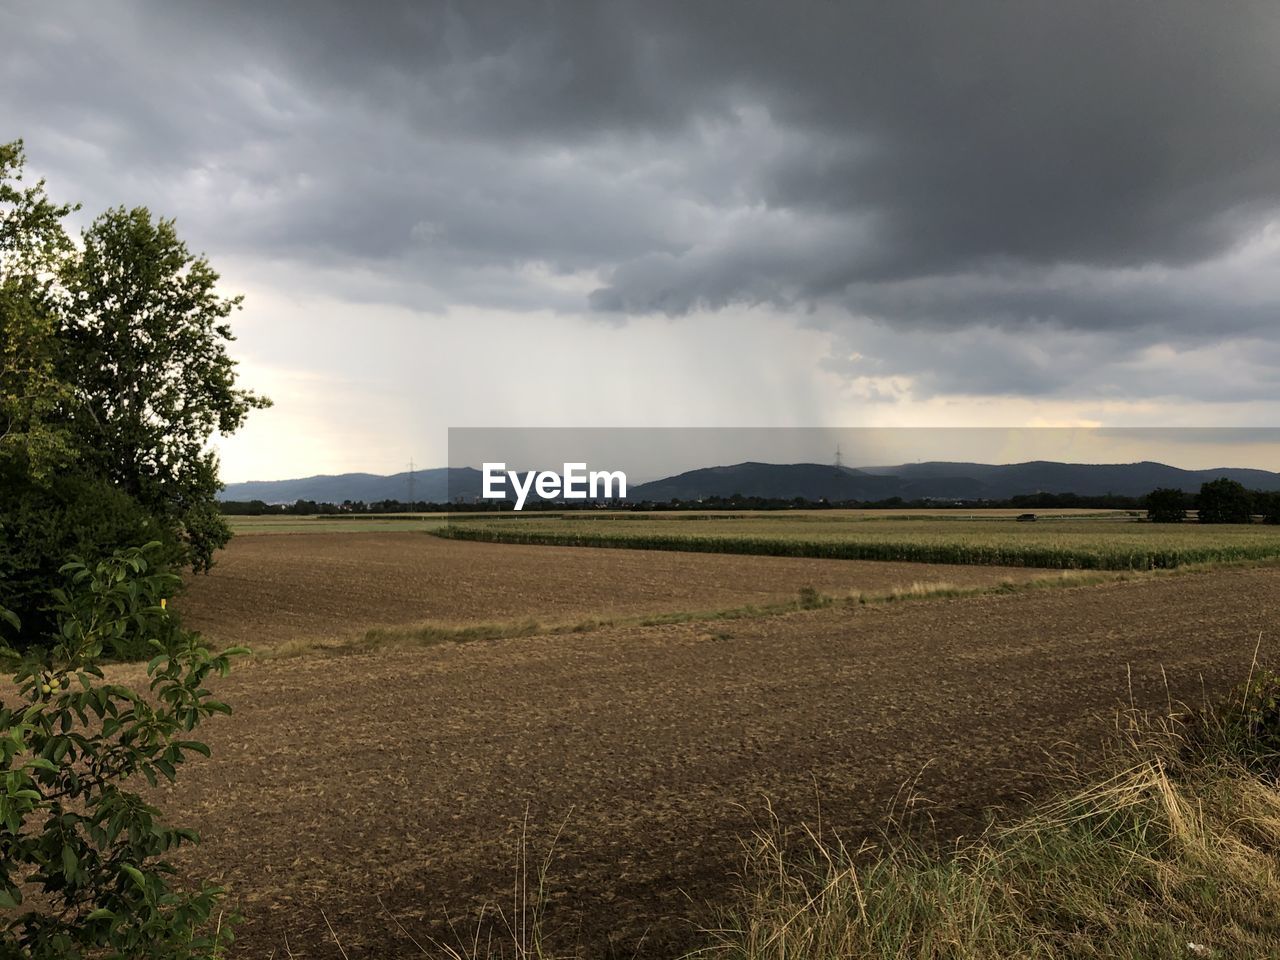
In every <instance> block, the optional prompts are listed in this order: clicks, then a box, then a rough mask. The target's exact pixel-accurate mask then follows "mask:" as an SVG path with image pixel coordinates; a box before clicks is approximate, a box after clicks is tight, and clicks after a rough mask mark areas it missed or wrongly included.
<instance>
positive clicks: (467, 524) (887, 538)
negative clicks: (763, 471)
mask: <svg viewBox="0 0 1280 960" xmlns="http://www.w3.org/2000/svg"><path fill="white" fill-rule="evenodd" d="M621 519H623V518H622V517H593V518H590V519H584V518H582V517H581V515H577V516H573V515H570V516H568V517H560V516H551V517H547V516H545V515H542V516H533V517H510V516H508V517H506V518H503V519H499V520H495V519H485V518H479V517H477V518H458V519H455V520H453V521H451V522H450V523H449V524H448V525H447V526H445V527H443V528H442V529H440V530H438V531H437V533H438V535H439V536H443V537H449V538H451V539H455V540H476V541H484V542H490V543H520V544H542V545H549V546H571V547H621V548H629V549H637V550H679V551H690V552H696V553H737V554H759V555H764V556H774V557H818V558H827V559H839V560H889V561H907V562H914V563H946V564H981V565H994V566H1012V567H1043V568H1049V569H1059V570H1152V569H1161V568H1172V567H1178V566H1183V565H1186V564H1192V563H1221V562H1230V561H1247V560H1264V559H1268V558H1271V557H1277V556H1280V529H1277V528H1276V527H1263V526H1261V525H1257V526H1211V525H1205V526H1200V525H1197V524H1183V525H1178V526H1168V527H1161V526H1157V525H1153V524H1147V523H1138V522H1128V521H1118V520H1115V519H1089V520H1062V521H1052V520H1051V521H1041V522H1039V523H1037V524H1035V525H1032V524H1018V523H1015V522H1014V521H1012V520H1008V519H1003V518H1002V519H991V520H986V519H983V520H950V519H937V520H932V519H887V520H879V519H866V518H865V517H841V516H839V515H832V516H831V517H830V518H829V519H828V518H824V517H821V516H820V515H805V516H802V517H794V518H793V517H789V516H783V517H779V518H776V519H775V518H773V517H760V516H750V517H738V518H731V519H720V518H715V517H712V518H708V519H705V520H703V521H701V522H678V521H679V519H681V518H679V517H678V516H673V517H670V518H668V517H639V518H633V517H628V518H626V519H627V521H628V522H625V523H623V522H618V521H619V520H621Z"/></svg>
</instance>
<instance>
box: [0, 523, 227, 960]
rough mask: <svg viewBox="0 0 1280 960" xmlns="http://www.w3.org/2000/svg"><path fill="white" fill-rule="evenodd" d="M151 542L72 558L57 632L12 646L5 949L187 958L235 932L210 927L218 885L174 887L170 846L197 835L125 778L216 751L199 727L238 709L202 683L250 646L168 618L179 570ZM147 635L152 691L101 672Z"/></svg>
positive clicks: (69, 956) (5, 711) (164, 772)
mask: <svg viewBox="0 0 1280 960" xmlns="http://www.w3.org/2000/svg"><path fill="white" fill-rule="evenodd" d="M152 550H154V547H150V548H147V549H145V550H144V549H136V548H135V549H131V550H126V551H122V552H118V553H116V554H114V555H112V556H111V557H109V558H107V559H105V560H102V561H99V562H98V563H96V564H92V565H86V564H85V563H83V562H78V561H77V562H72V563H68V564H67V565H65V566H64V568H63V571H62V573H63V576H64V577H65V583H66V585H65V587H64V588H62V589H58V590H55V591H54V592H53V596H54V600H55V605H56V612H57V631H56V634H55V635H54V636H53V637H51V638H48V640H47V641H46V642H43V643H28V644H26V645H25V646H26V647H27V650H28V652H27V653H26V654H25V655H20V654H17V653H15V652H14V651H12V650H6V651H4V652H5V655H6V657H7V658H8V660H9V662H10V664H11V667H12V679H13V689H14V690H16V694H9V693H6V695H5V697H4V698H3V699H0V768H3V771H4V776H3V777H2V778H0V906H3V907H5V908H7V909H6V914H5V918H4V920H3V921H0V923H3V926H2V927H0V954H2V955H3V956H5V957H15V958H29V960H55V958H57V960H76V958H81V957H84V958H88V957H113V958H120V960H124V958H129V960H134V958H153V960H160V958H166V960H179V958H195V957H210V956H213V955H215V954H216V953H217V951H218V950H219V948H220V947H221V946H222V945H223V944H225V943H226V942H227V941H228V940H229V938H230V919H228V921H227V922H224V923H221V924H217V925H216V926H215V928H214V929H212V930H210V929H209V927H210V921H211V917H212V914H213V911H214V909H215V907H216V905H217V902H218V898H219V894H220V891H219V890H218V889H217V888H214V887H208V886H203V887H200V888H198V889H195V890H182V889H178V888H176V887H175V886H174V885H173V883H172V875H173V868H172V866H171V865H170V864H169V863H168V862H167V861H166V860H165V859H164V858H165V856H166V855H167V854H168V853H169V852H170V851H172V850H174V849H176V848H177V847H179V846H181V845H183V844H187V843H194V842H197V841H198V837H197V835H196V834H195V833H194V832H193V831H191V830H186V829H181V828H175V827H171V826H168V825H166V824H165V823H164V822H163V821H162V820H161V817H160V812H159V811H158V810H157V809H156V808H155V807H153V806H152V805H150V804H149V803H147V802H146V801H145V800H144V799H143V798H142V797H141V796H140V795H138V794H137V793H135V792H131V791H130V790H128V789H127V787H128V785H129V782H130V781H131V780H133V779H135V778H137V777H139V776H141V777H142V778H143V779H145V780H146V781H147V782H148V783H150V784H152V785H155V784H156V783H158V782H159V781H160V780H161V779H164V780H167V781H173V780H174V779H175V777H176V775H177V770H178V768H179V766H180V765H181V764H182V763H183V762H184V761H185V760H187V759H188V757H190V756H191V755H192V754H196V755H203V756H208V755H209V748H208V747H207V746H206V745H205V744H204V743H202V742H200V741H199V740H195V739H192V733H193V731H194V730H195V728H196V727H197V726H198V725H199V723H200V722H201V721H202V720H204V719H205V718H207V717H209V716H211V715H213V714H216V713H229V712H230V710H229V708H228V707H227V706H226V705H225V704H223V703H221V702H220V701H218V700H216V699H214V698H213V696H212V695H211V694H210V692H209V690H208V689H207V688H206V686H205V683H206V681H207V680H208V678H209V677H210V676H212V675H215V674H225V673H226V672H227V670H228V669H229V667H230V657H231V656H233V655H235V654H237V653H240V652H243V651H241V650H228V651H226V652H224V653H222V654H219V655H215V654H213V653H212V652H211V651H210V650H209V649H208V648H207V647H206V646H205V645H204V644H203V643H202V642H201V641H200V639H199V637H198V636H197V635H195V634H192V633H189V632H187V631H184V630H181V629H180V628H178V627H177V626H176V625H175V624H174V623H173V622H172V621H171V620H169V619H168V617H167V615H166V612H165V610H164V605H163V599H164V598H165V597H166V596H167V594H168V593H169V592H171V591H172V590H173V588H174V586H175V583H176V580H177V578H176V577H175V576H173V575H171V574H164V573H157V572H156V571H155V570H154V569H153V568H152V566H151V565H150V563H149V561H148V558H147V554H148V553H150V552H151V551H152ZM6 616H7V617H8V619H9V620H10V621H11V622H15V625H17V624H16V618H15V617H14V616H13V615H12V614H7V613H6ZM140 647H145V648H148V649H150V651H151V653H153V654H154V657H153V659H152V660H151V661H150V663H148V665H147V677H148V680H149V682H148V689H147V691H146V692H138V691H136V690H134V689H131V688H130V687H127V686H123V685H121V684H117V683H111V682H109V681H108V680H107V679H106V678H105V677H104V675H103V671H102V669H101V667H100V666H99V662H100V660H101V658H102V657H103V656H104V655H106V654H111V655H115V656H122V655H128V654H131V653H135V652H136V651H137V649H138V648H140ZM32 651H35V652H32ZM33 890H34V893H35V896H34V897H33V896H31V894H32V892H33ZM24 907H25V908H26V909H24Z"/></svg>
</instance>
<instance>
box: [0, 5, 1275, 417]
mask: <svg viewBox="0 0 1280 960" xmlns="http://www.w3.org/2000/svg"><path fill="white" fill-rule="evenodd" d="M0 18H3V19H2V20H0V27H2V28H3V29H2V30H0V32H2V33H3V34H4V35H5V36H6V37H7V38H8V39H7V40H5V41H3V42H4V44H5V48H6V49H5V54H6V55H5V57H4V58H3V64H0V71H2V73H0V76H2V78H3V81H4V87H5V89H6V90H8V91H10V93H9V95H8V101H9V102H7V103H6V104H5V106H6V115H7V116H9V117H10V118H11V119H12V121H13V122H14V123H15V124H16V125H17V129H15V130H14V131H13V133H14V134H21V135H25V136H26V137H27V138H28V142H29V148H30V150H31V153H32V156H33V159H34V160H35V161H36V162H38V163H39V164H40V166H41V169H46V170H48V171H49V172H50V173H51V174H55V180H57V181H59V182H72V183H75V184H76V185H77V186H78V187H79V188H80V189H81V190H82V191H83V193H81V194H80V196H81V198H83V199H85V200H87V201H90V203H91V204H96V205H98V206H100V205H102V204H103V203H106V202H116V201H119V200H124V201H126V202H142V201H147V202H151V203H153V205H155V206H156V207H157V208H159V209H162V210H164V211H165V212H167V213H174V214H177V215H179V216H180V217H181V218H182V222H183V224H184V225H188V226H189V228H190V229H191V230H193V231H194V232H195V234H196V238H197V240H198V242H200V243H202V244H204V245H205V246H208V247H213V248H218V249H232V250H235V251H237V252H239V253H242V254H249V255H252V256H258V257H263V258H268V259H273V258H279V259H282V260H288V261H290V262H292V263H294V264H301V265H311V266H313V267H316V268H318V269H320V270H323V271H325V273H323V274H321V276H323V277H324V279H323V280H322V281H321V282H323V283H325V284H326V285H327V287H328V289H330V290H331V291H333V292H336V293H338V294H339V295H344V296H350V297H356V298H370V297H372V298H376V297H379V296H381V297H386V298H387V299H393V300H397V301H401V302H408V303H411V304H412V305H414V306H418V307H426V308H431V309H435V308H440V307H443V306H448V305H459V304H462V305H468V304H470V305H498V306H503V307H512V308H523V309H537V308H543V307H551V308H553V309H559V310H564V311H575V310H592V311H595V312H597V313H600V314H612V315H626V314H631V313H646V312H662V313H667V314H670V315H681V314H684V313H688V312H691V311H694V310H702V309H713V310H714V309H724V308H730V307H734V306H735V305H742V304H767V305H771V306H773V307H775V308H781V309H784V310H796V311H798V312H799V313H800V314H801V315H807V316H808V317H809V319H808V321H807V322H809V323H813V324H822V325H824V326H826V327H829V328H832V329H834V330H836V331H837V333H838V334H839V335H840V336H841V337H845V338H850V339H851V340H852V338H855V337H861V338H862V341H861V342H862V344H863V346H864V347H867V348H868V349H869V348H870V345H875V348H876V349H879V350H881V351H882V353H881V355H880V357H879V360H880V362H881V368H882V370H881V372H882V373H885V374H891V373H903V374H908V375H912V376H916V377H918V378H920V380H921V382H922V384H926V385H928V384H932V385H933V386H932V389H935V390H937V391H944V390H956V389H957V388H965V387H968V388H970V389H969V390H968V391H967V392H974V391H977V390H981V389H982V388H984V387H985V388H989V389H998V390H1008V391H1011V392H1023V393H1042V392H1046V391H1049V392H1052V391H1067V390H1069V389H1071V387H1072V385H1073V384H1075V385H1077V386H1078V385H1080V384H1081V383H1082V382H1083V380H1082V378H1085V379H1087V378H1088V376H1091V375H1089V374H1088V373H1087V371H1088V370H1089V369H1090V366H1091V365H1093V366H1097V365H1099V364H1103V365H1105V364H1108V363H1112V362H1115V361H1117V360H1123V358H1125V357H1131V356H1135V355H1137V354H1138V353H1139V352H1140V351H1141V350H1143V349H1146V348H1148V347H1149V346H1150V345H1151V344H1152V343H1153V342H1161V343H1168V344H1171V345H1173V346H1174V348H1176V349H1179V350H1185V349H1187V348H1189V347H1193V346H1196V345H1198V344H1200V345H1203V344H1210V343H1214V342H1218V341H1222V340H1224V339H1231V338H1244V337H1249V338H1263V339H1267V338H1270V337H1273V336H1274V334H1273V333H1272V331H1273V330H1274V326H1275V325H1274V317H1275V308H1276V306H1277V304H1278V303H1280V290H1277V289H1276V288H1275V286H1274V284H1270V285H1269V283H1268V281H1266V279H1265V274H1267V273H1268V272H1272V273H1273V272H1274V270H1275V267H1276V265H1277V251H1276V249H1275V247H1276V244H1274V243H1271V245H1270V246H1267V244H1266V243H1263V244H1262V247H1263V253H1262V254H1255V255H1253V260H1248V257H1245V261H1246V262H1245V265H1244V266H1240V265H1239V264H1238V262H1237V261H1239V259H1240V258H1241V257H1242V256H1243V254H1242V253H1241V250H1242V249H1246V250H1248V249H1252V247H1249V246H1248V245H1249V244H1252V245H1254V246H1257V245H1258V243H1259V237H1262V238H1263V240H1265V239H1266V237H1265V235H1264V234H1262V233H1261V231H1263V230H1264V228H1265V226H1266V224H1267V223H1268V222H1270V221H1271V220H1273V219H1274V218H1275V216H1276V210H1277V208H1280V163H1277V162H1276V160H1275V158H1276V157H1277V156H1280V57H1277V56H1276V55H1275V51H1276V49H1277V48H1278V46H1280V6H1277V5H1275V4H1271V3H1264V2H1253V3H1250V2H1238V3H1223V4H1212V3H1206V2H1203V0H1169V2H1159V3H1154V2H1150V3H1148V2H1133V3H1123V4H1118V3H1114V2H1110V0H1108V2H1102V0H1094V2H1075V3H1061V2H1013V0H1006V2H994V0H993V2H984V3H951V2H935V3H913V2H895V3H882V2H878V0H877V2H866V3H841V2H829V0H822V2H817V0H810V2H804V0H801V2H795V3H782V2H777V3H762V2H751V0H734V2H729V0H724V2H719V3H711V2H698V3H688V2H674V0H671V2H659V0H643V2H641V0H636V2H630V3H618V2H607V0H606V2H585V0H584V2H579V3H538V2H520V3H506V4H490V3H454V4H448V3H434V4H424V3H416V2H412V3H411V2H404V3H387V2H381V3H366V4H361V5H355V4H349V3H337V2H332V3H307V4H301V3H298V4H293V3H271V4H258V3H219V4H194V3H181V4H161V3H155V4H128V5H112V7H110V8H109V12H108V11H107V9H105V8H101V7H96V6H88V5H86V6H83V7H80V8H78V9H76V8H68V7H63V6H57V7H43V8H42V7H36V6H34V5H31V6H29V7H21V6H14V7H10V8H9V10H8V11H7V12H4V13H0ZM1233 258H1234V259H1233ZM531 268H536V270H535V271H533V273H531V272H530V269H531ZM371 277H373V278H376V279H373V280H371V279H370V278H371ZM548 277H550V278H553V279H554V278H556V277H565V278H577V279H576V280H575V282H574V283H571V284H567V285H556V284H554V283H551V284H549V283H548V282H547V278H548ZM593 288H594V289H593ZM806 312H807V314H806ZM919 330H932V331H935V332H945V331H979V333H977V334H974V335H973V338H972V340H973V341H975V342H976V341H979V340H980V341H982V342H983V343H985V344H987V345H986V346H984V347H982V348H981V349H979V348H976V347H967V346H966V343H967V342H969V341H965V340H957V341H955V342H954V343H953V344H951V345H950V346H948V347H947V348H946V349H945V350H942V349H941V348H939V347H938V345H937V344H933V345H931V347H930V348H929V349H921V348H919V346H914V347H912V346H909V345H910V344H912V343H914V342H915V340H916V339H917V338H915V337H914V334H913V331H919ZM981 331H1003V332H1004V334H1006V335H1017V334H1018V333H1019V332H1021V333H1022V334H1024V335H1031V334H1036V335H1043V336H1046V337H1049V338H1050V339H1052V338H1055V337H1056V338H1057V339H1058V340H1061V338H1062V336H1063V335H1065V334H1067V333H1069V332H1071V331H1075V332H1079V333H1081V334H1082V335H1081V336H1080V337H1079V338H1078V340H1077V343H1078V344H1079V345H1080V346H1079V348H1078V350H1076V351H1073V356H1074V355H1075V354H1077V353H1078V354H1079V356H1078V357H1077V358H1076V359H1073V360H1072V362H1066V363H1057V364H1054V363H1051V362H1045V363H1044V364H1037V363H1035V362H1031V363H1030V365H1029V366H1028V360H1027V357H1026V356H1025V351H1024V350H1023V349H1022V346H1021V345H1020V344H1018V343H1016V342H1013V343H1005V345H1004V346H1003V347H1001V348H1000V349H995V350H993V349H992V345H993V344H996V343H998V342H999V339H998V336H995V338H994V339H993V338H992V337H989V336H988V335H987V334H985V333H981ZM993 336H994V335H993ZM868 349H863V350H862V351H861V352H863V353H867V352H868ZM1005 354H1007V356H1004V359H1003V360H998V359H993V356H1002V355H1005ZM1019 358H1021V359H1019ZM1077 360H1078V362H1077ZM1006 363H1007V364H1014V365H1016V364H1017V363H1022V367H1021V368H1020V369H1019V372H1017V373H1016V374H1014V373H1010V372H1009V370H1008V369H1006ZM1041 368H1043V370H1042V372H1041V373H1039V374H1037V373H1036V372H1035V371H1037V370H1041ZM1134 382H1136V381H1133V380H1130V381H1128V383H1129V384H1130V386H1132V383H1134ZM1271 385H1272V384H1270V383H1269V382H1268V383H1267V386H1268V387H1270V386H1271ZM1255 386H1256V383H1255ZM1206 389H1208V388H1206ZM1240 389H1241V390H1244V389H1246V388H1245V387H1244V386H1241V387H1240ZM1250 389H1251V388H1250ZM959 392H966V390H964V389H960V390H959Z"/></svg>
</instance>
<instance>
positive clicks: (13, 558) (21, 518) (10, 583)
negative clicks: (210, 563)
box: [0, 475, 178, 644]
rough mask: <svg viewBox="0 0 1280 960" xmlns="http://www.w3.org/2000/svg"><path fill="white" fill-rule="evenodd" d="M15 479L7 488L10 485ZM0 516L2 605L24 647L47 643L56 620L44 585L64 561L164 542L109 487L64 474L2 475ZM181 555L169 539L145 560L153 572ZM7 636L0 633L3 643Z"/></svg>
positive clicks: (145, 517) (150, 522) (161, 530)
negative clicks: (43, 477) (44, 478)
mask: <svg viewBox="0 0 1280 960" xmlns="http://www.w3.org/2000/svg"><path fill="white" fill-rule="evenodd" d="M10 481H12V482H10ZM3 482H5V483H6V486H7V489H6V498H5V499H6V502H5V505H4V510H3V512H2V513H0V607H5V608H7V609H9V610H11V611H13V612H14V613H15V614H16V615H17V616H18V618H19V619H20V620H21V621H22V625H23V627H24V639H23V640H22V641H17V640H15V641H13V642H22V643H25V644H40V643H48V642H50V638H52V637H53V636H54V634H55V622H56V617H55V614H54V611H53V609H52V604H51V602H50V596H49V585H50V584H53V583H58V582H59V580H60V575H59V573H58V570H59V568H60V567H61V566H62V564H63V563H64V562H65V561H66V559H67V557H72V556H76V557H82V558H84V559H85V561H87V562H88V563H95V562H97V561H98V560H101V559H103V558H104V557H106V556H108V555H110V554H111V552H112V551H114V550H116V549H118V548H124V547H141V546H142V545H143V544H145V543H149V542H151V541H153V540H157V539H159V538H160V537H163V536H167V530H166V528H165V527H164V526H163V525H162V524H161V523H160V522H158V521H157V520H155V519H154V518H153V517H152V516H151V515H150V513H149V512H148V511H146V510H144V509H143V508H142V507H141V506H139V505H138V504H137V503H136V502H135V501H134V500H133V499H132V498H131V497H129V496H128V495H127V494H125V493H124V492H123V491H121V490H120V489H118V488H116V487H114V486H112V485H111V484H109V483H107V482H106V481H102V480H93V479H89V478H86V477H83V476H77V475H64V476H60V477H56V478H54V479H52V480H50V481H48V482H47V483H35V482H22V481H21V480H18V479H15V478H10V477H5V478H3ZM177 557H178V548H177V546H176V544H174V543H173V541H172V540H169V542H168V545H167V546H166V547H165V548H163V549H158V550H157V549H153V550H152V551H151V553H150V555H149V558H148V559H149V562H150V563H151V564H152V569H153V570H154V568H155V567H156V566H157V565H164V563H165V561H167V560H169V559H176V558H177ZM4 636H7V633H6V632H5V631H4V629H3V627H0V637H4Z"/></svg>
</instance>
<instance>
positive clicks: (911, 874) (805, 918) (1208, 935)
mask: <svg viewBox="0 0 1280 960" xmlns="http://www.w3.org/2000/svg"><path fill="white" fill-rule="evenodd" d="M1278 698H1280V679H1278V678H1276V677H1273V676H1267V677H1263V678H1261V680H1260V681H1256V682H1253V683H1251V685H1250V692H1249V693H1248V694H1246V695H1245V696H1244V697H1243V698H1242V699H1241V700H1239V701H1236V700H1229V701H1228V702H1227V703H1225V704H1224V705H1223V706H1221V707H1220V708H1218V709H1217V710H1214V711H1210V712H1207V713H1202V714H1200V715H1198V716H1195V717H1192V718H1190V719H1187V720H1184V721H1180V722H1175V723H1172V724H1170V725H1168V726H1167V727H1166V728H1165V729H1163V730H1161V731H1159V732H1158V734H1157V735H1155V736H1142V737H1133V738H1131V740H1130V742H1129V743H1128V744H1127V745H1126V746H1125V748H1124V750H1123V751H1122V752H1121V754H1120V756H1119V758H1118V761H1119V760H1123V762H1122V763H1120V762H1118V765H1116V766H1114V767H1113V770H1112V773H1111V774H1110V775H1109V776H1104V777H1101V778H1099V779H1095V780H1092V781H1082V782H1080V783H1079V784H1078V785H1077V787H1076V788H1075V789H1074V790H1072V791H1069V792H1068V793H1066V794H1065V795H1064V796H1062V797H1060V798H1059V799H1056V800H1052V801H1048V802H1045V803H1042V804H1040V805H1038V806H1037V807H1035V808H1033V809H1032V810H1030V811H1029V812H1028V813H1027V814H1026V815H1025V816H1024V817H1022V818H1021V819H1019V820H1017V821H1016V822H1013V823H1011V824H1008V825H1004V826H997V827H992V828H991V829H989V830H988V831H987V832H986V833H985V834H984V835H982V836H980V837H978V838H976V839H972V840H968V841H965V842H962V843H960V844H959V845H958V846H956V847H955V848H954V849H953V850H951V851H949V853H947V854H946V855H943V856H938V855H936V854H934V853H931V852H929V851H927V850H925V849H924V848H923V847H921V846H920V845H918V844H915V843H913V842H911V841H908V840H897V841H894V842H891V843H886V844H884V845H882V846H880V847H875V848H872V847H863V848H860V849H856V850H850V849H847V848H845V847H842V846H839V845H835V846H834V847H832V846H828V845H824V844H823V843H821V841H820V838H813V842H812V844H811V850H812V851H814V852H813V853H812V855H811V856H810V857H809V858H808V859H807V861H804V862H800V863H797V862H796V861H795V860H794V859H791V858H789V857H788V856H787V855H785V854H784V853H783V847H782V844H781V843H780V842H779V841H778V840H777V839H776V838H775V837H772V836H764V837H761V838H760V845H759V849H758V851H757V855H756V857H755V858H754V860H753V868H754V875H753V876H754V884H753V885H751V886H750V887H749V890H748V893H747V898H746V902H745V904H744V906H743V907H742V909H741V910H740V911H739V912H738V913H737V915H736V916H732V917H730V918H728V919H727V922H726V923H725V925H724V926H723V927H722V928H721V929H720V930H718V931H716V932H715V936H716V942H715V944H714V945H713V946H711V947H710V948H708V949H706V950H705V951H702V952H701V956H703V957H705V958H709V960H784V958H786V960H790V958H801V957H803V958H807V960H826V958H832V960H834V958H837V957H839V958H853V957H858V958H868V960H873V958H874V960H882V958H883V960H888V958H894V960H899V958H908V957H910V958H929V960H944V958H945V960H977V958H1000V957H1045V958H1050V957H1052V958H1103V957H1106V958H1133V960H1137V958H1153V957H1170V958H1175V957H1197V956H1200V957H1224V958H1225V957H1241V958H1244V957H1280V790H1278V789H1277V786H1276V774H1277V772H1280V764H1278V760H1280V754H1278V753H1277V751H1276V749H1275V747H1276V740H1277V736H1278V735H1280V723H1278V720H1280V714H1278V713H1277V708H1276V703H1277V699H1278Z"/></svg>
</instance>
